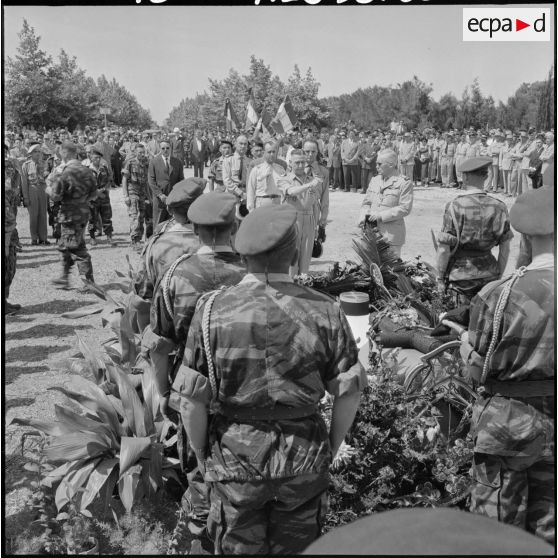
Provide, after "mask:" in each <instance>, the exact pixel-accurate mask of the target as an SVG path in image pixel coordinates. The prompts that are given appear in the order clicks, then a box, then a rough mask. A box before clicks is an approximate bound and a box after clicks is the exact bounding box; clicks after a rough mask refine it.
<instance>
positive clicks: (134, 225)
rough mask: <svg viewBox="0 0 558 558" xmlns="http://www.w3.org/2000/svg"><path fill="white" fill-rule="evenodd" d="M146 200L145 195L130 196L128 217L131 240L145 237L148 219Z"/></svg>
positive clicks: (139, 239)
mask: <svg viewBox="0 0 558 558" xmlns="http://www.w3.org/2000/svg"><path fill="white" fill-rule="evenodd" d="M145 206H146V200H145V198H144V197H139V196H134V195H131V196H130V205H129V206H128V217H129V218H130V240H131V241H132V242H140V241H141V239H142V238H143V227H144V224H145V221H146V218H145V211H146V207H145Z"/></svg>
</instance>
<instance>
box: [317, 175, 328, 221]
mask: <svg viewBox="0 0 558 558" xmlns="http://www.w3.org/2000/svg"><path fill="white" fill-rule="evenodd" d="M327 184H328V178H325V177H322V180H321V185H320V186H321V188H322V195H321V197H320V220H319V221H318V226H319V227H320V228H322V229H325V226H326V225H327V217H328V215H329V188H328V186H327Z"/></svg>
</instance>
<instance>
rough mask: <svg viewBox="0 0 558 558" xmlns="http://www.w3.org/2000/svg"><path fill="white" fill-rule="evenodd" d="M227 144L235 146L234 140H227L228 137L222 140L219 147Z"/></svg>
mask: <svg viewBox="0 0 558 558" xmlns="http://www.w3.org/2000/svg"><path fill="white" fill-rule="evenodd" d="M225 144H227V145H230V146H231V149H232V148H233V144H232V141H229V140H227V139H225V140H221V143H220V144H219V147H221V145H225Z"/></svg>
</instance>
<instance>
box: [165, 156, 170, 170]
mask: <svg viewBox="0 0 558 558" xmlns="http://www.w3.org/2000/svg"><path fill="white" fill-rule="evenodd" d="M165 168H166V169H167V172H169V160H168V159H167V158H166V157H165Z"/></svg>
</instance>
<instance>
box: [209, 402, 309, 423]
mask: <svg viewBox="0 0 558 558" xmlns="http://www.w3.org/2000/svg"><path fill="white" fill-rule="evenodd" d="M215 412H216V413H217V414H219V415H223V416H225V417H227V418H228V419H231V420H236V421H239V422H249V421H254V420H264V421H274V420H288V419H298V418H304V417H310V416H312V415H315V414H316V413H317V412H318V407H317V406H316V405H306V406H305V407H288V406H286V405H281V404H277V405H275V407H256V408H252V407H237V406H235V405H224V404H222V403H219V404H218V405H217V406H216V408H215Z"/></svg>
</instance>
